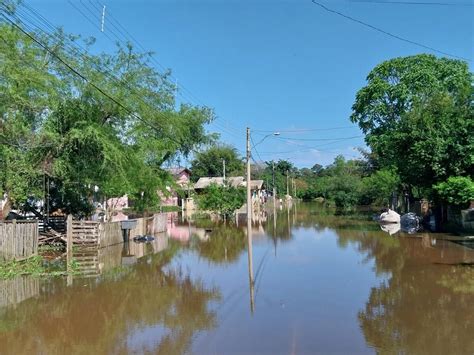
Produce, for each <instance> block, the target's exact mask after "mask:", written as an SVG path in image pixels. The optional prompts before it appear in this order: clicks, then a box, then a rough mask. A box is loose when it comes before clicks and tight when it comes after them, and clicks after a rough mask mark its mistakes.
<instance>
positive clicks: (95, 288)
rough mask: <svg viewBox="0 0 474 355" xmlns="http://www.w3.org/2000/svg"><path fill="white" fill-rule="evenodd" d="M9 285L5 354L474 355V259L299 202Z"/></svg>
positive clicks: (182, 229)
mask: <svg viewBox="0 0 474 355" xmlns="http://www.w3.org/2000/svg"><path fill="white" fill-rule="evenodd" d="M251 234H252V238H253V247H252V258H251V260H252V265H251V271H252V272H251V273H249V258H248V253H247V252H248V248H247V228H246V226H242V227H235V226H234V227H224V226H222V225H220V226H219V225H214V224H213V223H211V222H210V221H206V220H198V221H194V222H188V221H181V219H180V217H178V218H177V220H173V221H172V223H171V224H170V229H169V231H168V236H163V235H162V236H158V238H157V239H156V240H155V242H153V243H152V244H141V245H135V244H131V245H129V246H127V247H124V246H122V245H119V246H115V247H111V248H106V249H103V250H99V251H95V252H94V251H89V252H87V253H86V252H80V253H78V254H77V259H78V263H80V264H81V266H80V267H81V268H83V269H84V270H85V269H87V268H89V272H88V277H87V278H82V277H74V278H68V279H66V278H64V279H61V278H59V279H51V280H37V279H31V278H19V279H14V280H8V281H2V282H3V284H2V289H1V290H0V353H2V354H145V353H149V354H188V353H189V354H373V353H380V354H387V353H388V354H392V353H398V354H473V353H474V309H473V307H474V268H473V267H472V266H469V265H468V264H469V263H473V262H474V250H473V249H471V248H469V247H466V246H462V245H460V244H457V243H454V242H452V241H447V240H445V239H443V238H444V236H443V235H437V234H417V235H406V234H402V233H397V234H395V235H390V234H388V233H385V232H383V231H381V230H380V227H379V226H378V225H377V224H375V223H374V222H371V221H368V220H361V219H355V218H347V217H340V216H334V215H333V214H332V213H331V212H329V213H328V212H327V211H325V210H324V209H322V208H321V207H319V205H315V204H304V203H299V204H297V205H294V206H292V207H291V209H282V210H277V214H276V220H275V218H274V216H273V212H272V211H270V212H269V213H268V215H266V216H265V215H264V216H263V217H262V219H261V221H260V222H257V221H255V222H254V224H253V225H252V229H251Z"/></svg>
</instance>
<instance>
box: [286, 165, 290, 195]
mask: <svg viewBox="0 0 474 355" xmlns="http://www.w3.org/2000/svg"><path fill="white" fill-rule="evenodd" d="M288 174H289V171H288V170H287V171H286V195H287V196H289V195H290V185H289V182H288Z"/></svg>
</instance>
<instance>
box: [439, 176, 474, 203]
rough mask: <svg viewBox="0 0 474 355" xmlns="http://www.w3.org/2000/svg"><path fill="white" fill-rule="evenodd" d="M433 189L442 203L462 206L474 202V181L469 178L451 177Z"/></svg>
mask: <svg viewBox="0 0 474 355" xmlns="http://www.w3.org/2000/svg"><path fill="white" fill-rule="evenodd" d="M434 188H435V190H436V191H437V192H438V194H439V195H440V196H441V198H442V199H443V200H444V201H446V202H449V203H452V204H454V205H458V206H462V205H465V204H467V203H468V202H470V201H474V181H473V180H472V179H471V178H469V177H464V176H452V177H450V178H449V179H448V180H447V181H444V182H441V183H439V184H437V185H435V186H434Z"/></svg>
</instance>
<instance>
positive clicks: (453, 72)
mask: <svg viewBox="0 0 474 355" xmlns="http://www.w3.org/2000/svg"><path fill="white" fill-rule="evenodd" d="M472 103H473V76H472V73H470V72H469V69H468V65H467V63H465V62H463V61H460V60H453V59H447V58H436V57H435V56H433V55H427V54H422V55H416V56H410V57H404V58H395V59H391V60H388V61H386V62H383V63H381V64H380V65H378V66H376V67H375V68H374V69H373V70H372V71H371V72H370V73H369V75H368V77H367V85H366V86H365V87H363V88H362V89H361V90H359V92H358V93H357V96H356V101H355V103H354V105H353V113H352V116H351V120H352V121H353V122H356V123H358V124H359V127H360V128H361V129H362V131H363V132H364V133H365V134H366V142H367V144H368V145H369V147H370V148H371V149H372V152H373V153H374V154H375V155H376V156H377V160H378V163H379V164H380V165H381V167H382V168H383V167H386V168H391V167H395V168H396V170H397V173H398V174H399V176H400V178H401V181H402V183H404V184H406V185H407V186H408V190H410V188H411V187H413V186H416V187H420V188H423V189H425V190H431V188H432V186H433V184H436V183H439V182H442V181H445V180H446V179H448V177H450V176H473V174H474V168H473V167H474V108H473V104H472Z"/></svg>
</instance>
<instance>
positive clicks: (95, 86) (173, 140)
mask: <svg viewBox="0 0 474 355" xmlns="http://www.w3.org/2000/svg"><path fill="white" fill-rule="evenodd" d="M1 16H2V17H3V18H4V19H5V20H6V21H8V22H9V23H10V24H11V25H12V26H14V27H15V28H17V29H18V30H19V31H21V32H22V33H23V34H24V35H25V36H27V37H28V38H30V39H31V40H32V41H33V42H35V43H36V44H38V45H39V46H40V47H41V48H43V49H44V50H45V51H46V52H48V53H49V54H50V55H51V56H53V57H54V58H56V59H57V60H58V61H59V62H61V63H62V64H63V65H64V66H65V67H66V68H67V69H68V70H70V71H71V72H72V73H74V74H75V75H76V76H78V77H79V78H81V79H82V80H83V81H85V82H86V83H87V84H89V85H90V86H91V87H93V88H94V89H95V90H97V91H98V92H99V93H101V94H102V95H103V96H105V97H106V98H108V99H109V100H111V101H112V102H114V103H115V104H116V105H117V106H119V107H121V108H122V109H124V110H125V111H126V112H127V113H128V114H129V115H131V116H133V117H134V118H136V119H137V120H139V121H141V122H143V123H145V124H146V125H147V126H148V127H150V128H152V129H154V130H155V131H157V132H158V133H160V134H163V133H164V132H163V131H162V130H161V129H160V128H158V127H156V126H155V125H154V124H151V123H150V122H148V121H147V120H145V119H144V118H142V117H140V116H139V115H137V114H135V113H134V112H133V111H131V110H130V109H129V108H128V107H126V106H125V105H123V104H122V103H121V102H119V101H118V100H117V99H115V98H114V97H113V96H111V95H109V94H108V93H107V92H105V91H104V90H103V89H101V88H100V87H99V86H97V85H95V84H94V83H93V82H91V81H90V80H89V79H88V78H87V77H86V76H84V75H83V74H82V73H80V72H79V71H77V70H76V69H75V68H73V67H72V66H71V65H70V64H69V63H68V62H66V61H65V60H64V59H63V58H61V57H60V56H59V55H58V54H57V53H55V52H54V51H53V50H51V48H49V47H48V46H47V45H46V44H44V43H42V42H41V41H39V40H38V39H37V38H36V37H35V36H34V35H32V34H30V33H28V32H27V31H25V30H24V29H23V28H22V27H21V26H19V25H18V24H16V23H15V22H14V21H12V20H11V19H10V18H8V17H7V16H6V15H5V14H3V13H2V14H1ZM163 135H164V134H163ZM165 136H166V135H165ZM166 138H168V139H169V140H171V141H172V142H174V143H176V144H178V145H179V146H182V145H183V143H182V142H179V141H178V140H176V139H175V138H174V137H172V136H166ZM190 150H192V151H195V150H194V149H192V148H190Z"/></svg>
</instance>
